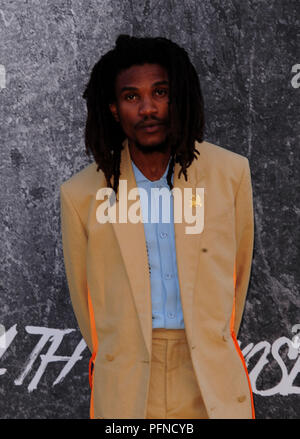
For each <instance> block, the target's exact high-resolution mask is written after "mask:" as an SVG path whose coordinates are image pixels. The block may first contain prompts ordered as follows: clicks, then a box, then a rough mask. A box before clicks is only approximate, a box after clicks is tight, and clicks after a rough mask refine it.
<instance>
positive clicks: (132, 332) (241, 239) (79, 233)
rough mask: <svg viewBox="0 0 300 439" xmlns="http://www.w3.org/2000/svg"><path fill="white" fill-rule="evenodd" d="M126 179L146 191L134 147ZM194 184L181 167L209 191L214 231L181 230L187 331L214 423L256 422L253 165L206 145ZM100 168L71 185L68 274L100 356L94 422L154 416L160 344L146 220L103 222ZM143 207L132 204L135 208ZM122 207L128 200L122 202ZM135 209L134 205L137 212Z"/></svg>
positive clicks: (65, 207)
mask: <svg viewBox="0 0 300 439" xmlns="http://www.w3.org/2000/svg"><path fill="white" fill-rule="evenodd" d="M123 145H124V149H123V151H122V155H121V176H120V178H121V179H126V180H127V185H128V192H129V191H130V189H132V188H134V187H136V181H135V177H134V173H133V169H132V165H131V160H130V154H129V149H128V140H127V139H126V140H125V141H124V142H123ZM196 147H197V149H198V151H199V152H200V156H198V160H194V161H193V163H192V165H191V166H190V167H189V168H188V181H187V182H186V181H185V179H184V176H183V175H181V177H180V179H178V171H179V167H178V165H177V164H176V165H175V174H174V187H178V188H181V189H184V188H187V187H193V188H195V187H199V188H204V230H203V231H202V233H200V234H196V235H195V234H186V233H185V227H186V226H190V224H186V223H185V222H183V223H175V224H174V228H175V242H176V253H177V266H178V276H179V285H180V295H181V303H182V309H183V316H184V324H185V330H186V335H187V340H188V345H189V348H190V354H191V358H192V362H193V366H194V370H195V375H196V378H197V381H198V384H199V387H200V390H201V393H202V396H203V400H204V403H205V406H206V409H207V413H208V416H209V417H210V418H252V417H254V409H253V401H252V392H251V385H250V381H249V377H248V373H247V368H246V365H245V362H244V358H243V356H242V354H241V351H240V349H239V345H238V343H237V340H236V335H237V333H238V330H239V326H240V322H241V318H242V313H243V308H244V303H245V298H246V293H247V288H248V283H249V277H250V270H251V262H252V251H253V235H254V233H253V232H254V221H253V205H252V187H251V176H250V169H249V162H248V159H247V158H246V157H243V156H241V155H239V154H236V153H234V152H231V151H229V150H226V149H224V148H221V147H219V146H216V145H213V144H211V143H208V142H206V141H204V142H202V143H198V142H196ZM96 169H97V165H96V163H95V162H94V163H92V164H90V165H88V166H87V167H85V168H84V169H83V170H82V171H80V172H78V173H77V174H75V175H74V176H72V177H71V178H70V179H69V180H67V181H66V182H64V183H63V184H62V186H61V220H62V239H63V251H64V261H65V268H66V275H67V280H68V285H69V290H70V295H71V300H72V305H73V308H74V312H75V315H76V318H77V321H78V324H79V327H80V330H81V333H82V335H83V337H84V339H85V341H86V343H87V345H88V347H89V349H90V351H91V352H92V353H93V355H92V358H91V361H92V364H94V367H93V373H92V376H91V388H92V392H91V404H90V417H91V418H106V419H112V418H114V419H121V418H124V419H127V418H129V419H134V418H140V419H142V418H145V417H146V410H147V396H148V389H149V378H150V367H151V343H152V312H151V291H150V279H149V270H148V261H147V252H146V243H145V235H144V225H143V223H142V222H139V223H137V224H133V223H131V222H128V223H127V224H124V223H118V222H117V223H110V222H107V223H105V224H100V223H99V222H98V221H97V218H96V210H97V207H98V206H99V205H100V203H101V202H102V201H99V200H97V199H96V193H97V191H98V189H99V188H101V187H106V186H107V184H106V181H105V178H104V174H103V172H102V171H100V172H96ZM133 202H136V201H131V203H133ZM117 205H118V201H117ZM129 206H130V202H128V208H129Z"/></svg>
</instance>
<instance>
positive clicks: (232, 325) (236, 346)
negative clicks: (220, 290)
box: [230, 264, 255, 419]
mask: <svg viewBox="0 0 300 439" xmlns="http://www.w3.org/2000/svg"><path fill="white" fill-rule="evenodd" d="M233 283H234V297H233V306H232V313H231V319H230V332H231V337H232V339H233V342H234V345H235V348H236V350H237V352H238V354H239V356H240V358H241V360H242V363H243V366H244V369H245V372H246V376H247V381H248V385H249V390H250V397H251V408H252V419H255V410H254V402H253V393H252V388H251V382H250V378H249V374H248V369H247V366H246V362H245V359H244V356H243V354H242V351H241V349H240V346H239V344H238V341H237V338H236V335H235V332H234V320H235V286H236V265H235V264H234V271H233Z"/></svg>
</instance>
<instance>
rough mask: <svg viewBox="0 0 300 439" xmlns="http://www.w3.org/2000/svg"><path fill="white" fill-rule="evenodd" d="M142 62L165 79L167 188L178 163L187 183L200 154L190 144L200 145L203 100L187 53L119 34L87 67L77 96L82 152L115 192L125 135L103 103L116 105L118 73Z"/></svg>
mask: <svg viewBox="0 0 300 439" xmlns="http://www.w3.org/2000/svg"><path fill="white" fill-rule="evenodd" d="M145 63H150V64H159V65H161V66H162V67H164V68H166V70H167V72H168V76H169V84H170V91H169V123H170V125H169V127H170V134H169V135H168V139H167V141H168V142H170V143H169V145H170V146H171V160H170V165H169V169H168V173H167V181H168V184H169V187H170V188H171V189H172V187H173V185H172V182H171V177H172V174H173V169H174V164H175V163H179V164H180V166H181V168H180V171H179V174H178V177H179V178H180V175H181V173H183V174H184V177H185V180H186V181H187V168H188V167H189V166H190V165H191V163H192V162H193V160H194V159H195V158H196V159H197V158H198V157H197V155H196V154H200V153H199V151H197V149H196V148H195V140H197V141H198V142H202V141H203V131H204V110H203V97H202V93H201V88H200V83H199V79H198V75H197V72H196V70H195V68H194V66H193V65H192V63H191V62H190V60H189V56H188V54H187V52H186V51H185V50H184V49H183V48H181V47H179V46H178V45H177V44H176V43H174V42H172V41H171V40H169V39H167V38H163V37H155V38H150V37H145V38H137V37H132V36H129V35H119V36H118V37H117V40H116V44H115V47H114V49H113V50H110V51H109V52H107V53H106V54H105V55H103V56H102V57H101V58H100V60H99V61H98V62H97V63H96V64H95V66H94V67H93V69H92V73H91V76H90V79H89V81H88V83H87V85H86V88H85V91H84V93H83V98H84V99H85V100H86V104H87V120H86V126H85V146H86V153H87V154H88V155H90V153H92V154H93V157H94V159H95V161H96V163H97V165H98V167H97V171H99V169H101V170H102V171H103V173H104V175H105V178H106V182H107V185H108V186H109V187H111V188H113V190H114V191H115V193H117V190H118V186H119V177H120V161H121V150H122V149H123V146H122V143H123V141H124V140H125V138H126V135H125V133H124V132H123V130H122V127H121V126H120V124H119V123H118V122H116V120H115V119H114V117H113V115H112V113H111V111H110V109H109V104H110V103H113V102H116V96H115V81H116V78H117V75H118V73H119V72H120V71H122V70H125V69H128V68H129V67H131V66H133V65H143V64H145ZM112 177H113V185H112V184H111V178H112Z"/></svg>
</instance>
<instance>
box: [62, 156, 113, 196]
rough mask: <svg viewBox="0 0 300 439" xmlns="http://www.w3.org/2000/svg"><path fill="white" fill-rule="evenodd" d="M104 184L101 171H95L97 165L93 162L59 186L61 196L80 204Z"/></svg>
mask: <svg viewBox="0 0 300 439" xmlns="http://www.w3.org/2000/svg"><path fill="white" fill-rule="evenodd" d="M104 184H105V176H104V173H103V171H101V170H99V171H97V164H96V162H93V163H91V164H89V165H87V166H85V167H84V168H83V169H81V170H80V171H79V172H76V173H75V174H74V175H72V177H70V178H69V179H68V180H65V181H64V182H63V183H62V184H61V186H60V192H61V195H66V196H68V197H69V198H71V200H72V201H73V202H74V203H75V204H77V203H79V204H81V203H82V202H83V201H84V200H86V199H87V198H88V197H90V196H94V194H95V192H97V190H98V189H99V187H102V186H103V185H104Z"/></svg>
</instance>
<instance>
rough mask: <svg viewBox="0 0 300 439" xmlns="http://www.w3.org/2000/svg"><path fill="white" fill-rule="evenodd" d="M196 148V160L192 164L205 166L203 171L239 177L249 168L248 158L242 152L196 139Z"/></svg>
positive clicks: (198, 166)
mask: <svg viewBox="0 0 300 439" xmlns="http://www.w3.org/2000/svg"><path fill="white" fill-rule="evenodd" d="M195 146H196V149H197V150H198V151H199V153H200V155H198V156H197V157H198V160H194V161H193V164H194V166H195V167H196V168H197V169H198V168H199V169H200V168H201V167H204V168H205V173H210V172H211V173H214V174H216V173H218V174H221V175H223V176H224V177H225V176H227V177H229V176H234V177H237V178H239V177H241V175H242V174H243V173H244V171H245V170H246V169H249V160H248V158H247V157H245V156H243V155H242V154H238V153H236V152H233V151H230V150H229V149H226V148H223V147H221V146H219V145H214V144H213V143H210V142H207V141H203V142H201V143H199V142H197V141H196V144H195Z"/></svg>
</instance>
